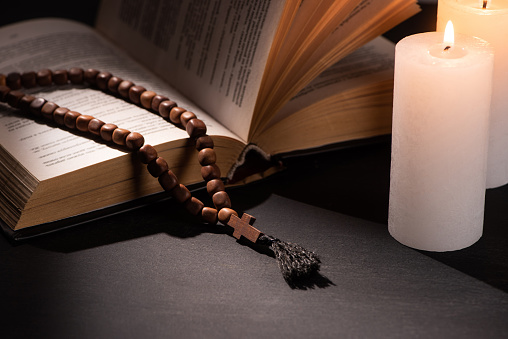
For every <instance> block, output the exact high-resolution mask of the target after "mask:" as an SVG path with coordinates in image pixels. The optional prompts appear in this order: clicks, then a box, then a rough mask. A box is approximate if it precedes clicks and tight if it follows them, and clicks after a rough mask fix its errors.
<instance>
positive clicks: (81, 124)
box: [76, 114, 94, 132]
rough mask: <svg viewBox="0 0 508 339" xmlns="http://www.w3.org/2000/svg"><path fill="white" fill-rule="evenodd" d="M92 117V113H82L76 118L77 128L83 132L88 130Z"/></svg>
mask: <svg viewBox="0 0 508 339" xmlns="http://www.w3.org/2000/svg"><path fill="white" fill-rule="evenodd" d="M92 119H94V117H93V116H91V115H85V114H81V115H80V116H79V117H77V119H76V129H77V130H78V131H81V132H88V125H89V124H90V121H92Z"/></svg>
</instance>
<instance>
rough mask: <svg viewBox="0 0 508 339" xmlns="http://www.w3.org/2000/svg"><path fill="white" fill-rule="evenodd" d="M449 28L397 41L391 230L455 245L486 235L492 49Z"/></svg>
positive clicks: (441, 247) (416, 240) (410, 238)
mask: <svg viewBox="0 0 508 339" xmlns="http://www.w3.org/2000/svg"><path fill="white" fill-rule="evenodd" d="M454 38H455V39H454V40H455V41H446V40H445V39H444V34H443V32H429V33H421V34H416V35H412V36H409V37H406V38H404V39H402V40H401V41H400V42H399V43H398V44H397V45H396V48H395V74H394V100H393V101H394V102H393V127H392V129H393V130H392V164H391V180H390V203H389V217H388V230H389V232H390V234H391V235H392V236H393V237H394V238H395V239H396V240H398V241H399V242H401V243H402V244H404V245H407V246H410V247H413V248H417V249H421V250H428V251H451V250H457V249H461V248H464V247H467V246H470V245H471V244H473V243H475V242H476V241H477V240H478V239H479V238H480V237H481V235H482V231H483V214H484V202H485V180H486V161H487V146H488V121H489V120H488V118H489V112H490V98H491V82H492V68H493V55H492V53H493V50H492V48H490V47H489V45H488V43H487V42H485V41H484V40H481V39H479V38H474V37H471V36H465V35H455V37H454Z"/></svg>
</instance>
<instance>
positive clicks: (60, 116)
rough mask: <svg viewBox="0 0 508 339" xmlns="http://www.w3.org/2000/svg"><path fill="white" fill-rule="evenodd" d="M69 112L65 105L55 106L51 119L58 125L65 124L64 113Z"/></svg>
mask: <svg viewBox="0 0 508 339" xmlns="http://www.w3.org/2000/svg"><path fill="white" fill-rule="evenodd" d="M67 112H69V109H68V108H65V107H57V108H56V109H55V110H54V111H53V121H55V122H56V123H57V124H58V125H60V126H64V125H65V115H66V114H67Z"/></svg>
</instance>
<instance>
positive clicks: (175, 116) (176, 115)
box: [169, 106, 187, 124]
mask: <svg viewBox="0 0 508 339" xmlns="http://www.w3.org/2000/svg"><path fill="white" fill-rule="evenodd" d="M185 111H187V110H186V109H185V108H182V107H178V106H176V107H173V108H172V109H171V111H170V112H169V120H170V121H171V122H172V123H174V124H180V115H182V113H183V112H185Z"/></svg>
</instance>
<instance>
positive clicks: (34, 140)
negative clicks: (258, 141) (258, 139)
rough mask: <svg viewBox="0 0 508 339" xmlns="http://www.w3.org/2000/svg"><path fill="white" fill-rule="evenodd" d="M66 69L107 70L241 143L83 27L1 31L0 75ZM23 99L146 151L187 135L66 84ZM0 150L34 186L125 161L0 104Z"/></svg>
mask: <svg viewBox="0 0 508 339" xmlns="http://www.w3.org/2000/svg"><path fill="white" fill-rule="evenodd" d="M71 67H81V68H83V69H86V68H96V69H99V70H107V71H109V72H111V73H112V74H114V75H116V76H119V77H121V78H122V79H128V80H131V81H133V82H134V83H135V84H138V85H142V86H144V87H145V88H147V89H150V90H154V91H155V92H157V93H160V94H163V95H166V96H168V97H169V98H171V99H172V100H174V101H176V102H177V103H178V104H179V105H180V106H181V107H184V108H186V109H188V110H189V111H193V112H195V113H196V115H197V116H198V117H199V118H201V119H202V120H203V121H204V122H205V123H206V125H207V127H208V134H210V135H224V136H227V137H231V138H234V139H237V140H239V138H238V137H237V136H236V135H235V134H233V133H231V132H230V131H229V130H228V129H226V128H225V127H223V126H222V125H220V124H219V123H218V122H217V121H215V120H214V119H213V118H211V117H210V116H208V115H207V114H206V113H205V112H204V111H202V110H201V109H200V108H199V107H198V106H197V105H195V104H193V103H192V102H191V101H189V100H188V99H186V98H185V97H184V96H183V95H181V94H180V93H179V92H178V91H177V90H176V89H174V88H172V87H170V86H168V85H166V84H165V83H164V82H163V81H161V79H159V78H157V77H156V76H154V75H152V74H151V73H150V72H148V71H147V70H146V69H144V68H143V67H141V66H140V65H139V64H137V63H135V62H134V61H132V60H130V59H129V58H127V57H126V56H125V55H124V54H123V53H121V52H120V51H119V50H118V49H117V48H115V47H113V46H112V45H111V44H109V43H108V42H107V41H106V40H105V39H103V38H101V37H100V36H99V35H97V34H96V33H95V32H94V30H93V29H91V28H90V27H88V26H85V25H82V24H78V23H74V22H71V21H67V20H62V19H47V20H46V19H42V20H33V21H28V22H25V23H19V24H14V25H10V26H6V27H4V28H2V29H0V73H3V74H8V73H9V72H24V71H32V70H33V71H37V70H39V69H43V68H49V69H54V70H56V69H69V68H71ZM25 92H26V93H32V94H33V95H35V96H41V97H43V98H45V99H46V100H48V101H54V102H55V103H57V104H58V105H59V106H61V107H67V108H69V109H71V110H75V111H77V112H80V113H82V114H88V115H92V116H94V117H96V118H99V119H101V120H103V121H105V122H107V123H114V124H116V125H118V126H119V127H122V128H125V129H128V130H130V131H136V132H139V133H141V134H143V136H144V137H145V142H146V143H148V144H151V145H158V144H161V143H164V142H167V141H171V140H177V139H184V138H187V137H188V136H187V133H186V132H185V131H183V130H181V129H179V128H177V127H175V126H174V125H172V124H170V123H169V122H167V121H165V120H164V119H162V118H161V117H160V116H158V115H156V114H155V113H152V112H149V111H147V110H145V109H142V108H140V107H138V106H135V105H132V104H129V103H127V102H125V101H123V100H121V99H118V98H115V97H113V96H110V95H107V94H105V93H102V92H100V91H98V90H93V89H88V88H83V87H81V86H74V85H66V86H60V87H58V88H57V87H53V86H52V87H48V88H40V87H39V88H38V89H36V90H35V91H34V90H31V91H28V90H27V91H25ZM0 144H1V145H2V146H3V147H4V148H5V149H6V150H7V151H8V152H9V153H11V154H12V155H14V156H15V157H16V158H17V159H18V160H19V161H20V163H21V164H22V165H23V166H24V167H25V168H26V169H28V171H29V172H31V173H32V174H33V175H34V176H35V177H36V178H38V179H39V180H45V179H48V178H51V177H56V176H58V175H61V174H63V173H66V172H70V171H74V170H77V169H80V168H84V167H87V166H91V165H93V164H96V163H99V162H102V161H105V160H108V159H111V158H114V157H118V156H122V155H124V154H125V152H124V151H122V150H120V149H116V148H112V147H110V146H107V145H106V144H104V143H102V142H100V141H98V140H97V139H91V138H89V137H87V136H83V135H82V134H80V133H78V132H70V131H66V130H62V129H59V128H58V127H55V125H51V124H49V125H48V124H46V121H44V120H43V119H42V118H41V119H39V120H37V121H34V120H32V119H31V118H30V117H26V116H24V115H22V114H21V113H20V112H19V111H17V110H14V109H12V108H10V107H8V106H7V105H4V104H2V105H0Z"/></svg>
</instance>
